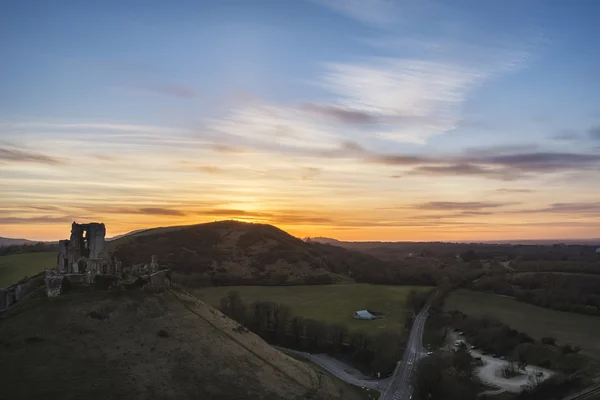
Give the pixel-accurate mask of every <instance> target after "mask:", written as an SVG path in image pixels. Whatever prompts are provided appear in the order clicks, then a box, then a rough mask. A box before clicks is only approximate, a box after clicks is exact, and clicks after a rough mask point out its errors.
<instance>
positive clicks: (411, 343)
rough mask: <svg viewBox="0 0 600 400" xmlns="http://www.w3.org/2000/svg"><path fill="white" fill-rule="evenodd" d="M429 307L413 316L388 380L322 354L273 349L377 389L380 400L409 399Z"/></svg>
mask: <svg viewBox="0 0 600 400" xmlns="http://www.w3.org/2000/svg"><path fill="white" fill-rule="evenodd" d="M429 306H430V304H429V303H428V304H427V305H426V306H425V307H423V309H422V310H421V312H420V313H419V314H417V316H416V317H415V320H414V322H413V325H412V328H411V331H410V336H409V338H408V342H407V343H406V349H405V350H404V356H403V357H402V360H401V361H399V362H398V364H397V365H396V369H395V370H394V374H393V375H392V376H391V377H390V378H387V379H381V380H373V379H368V378H367V377H365V376H364V375H362V374H361V373H360V372H358V371H355V370H353V369H352V367H349V366H347V365H345V364H344V363H342V362H340V361H338V360H336V359H334V358H332V357H329V356H327V355H325V354H311V353H305V352H302V351H297V350H291V349H286V348H283V347H278V346H273V347H275V348H277V349H279V350H281V351H283V352H285V353H288V354H292V355H296V356H298V357H302V358H305V359H307V360H310V361H312V362H314V363H315V364H317V365H320V366H321V367H323V368H324V369H325V370H327V371H328V372H330V373H331V374H332V375H335V376H337V377H338V378H340V379H341V380H343V381H346V382H348V383H351V384H353V385H357V386H361V387H364V388H369V389H375V390H378V391H380V392H382V393H383V394H382V396H381V397H380V399H381V400H409V399H410V397H411V394H412V387H411V384H410V383H411V380H410V379H411V376H412V374H413V371H414V370H415V368H416V367H417V362H418V361H419V360H420V359H421V358H422V357H423V356H425V355H426V350H425V349H424V348H423V331H424V330H425V321H427V316H428V315H429V314H428V313H429Z"/></svg>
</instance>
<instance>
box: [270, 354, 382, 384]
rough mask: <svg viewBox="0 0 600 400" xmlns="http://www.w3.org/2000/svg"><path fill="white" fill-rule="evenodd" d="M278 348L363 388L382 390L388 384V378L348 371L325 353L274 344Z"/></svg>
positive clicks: (346, 367)
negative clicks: (360, 375)
mask: <svg viewBox="0 0 600 400" xmlns="http://www.w3.org/2000/svg"><path fill="white" fill-rule="evenodd" d="M273 347H275V348H276V349H277V350H280V351H282V352H283V353H287V354H290V355H293V356H296V357H301V358H304V359H306V360H309V361H312V362H313V363H315V364H317V365H319V366H320V367H321V368H323V369H325V370H326V371H327V372H329V373H330V374H332V375H334V376H336V377H338V378H339V379H341V380H343V381H345V382H348V383H350V384H352V385H356V386H360V387H363V388H368V389H373V390H377V391H381V390H382V388H385V387H386V385H387V381H386V380H383V379H382V380H376V379H362V378H361V377H357V376H356V375H353V374H351V373H349V372H348V366H345V365H344V364H343V363H342V362H337V361H336V360H334V359H332V358H331V357H328V356H326V355H323V354H311V353H306V352H304V351H298V350H292V349H288V348H285V347H279V346H273Z"/></svg>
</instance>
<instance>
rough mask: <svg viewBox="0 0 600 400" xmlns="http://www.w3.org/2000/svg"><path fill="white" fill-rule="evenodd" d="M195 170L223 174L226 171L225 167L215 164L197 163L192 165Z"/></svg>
mask: <svg viewBox="0 0 600 400" xmlns="http://www.w3.org/2000/svg"><path fill="white" fill-rule="evenodd" d="M192 169H193V170H195V171H200V172H205V173H207V174H221V173H223V172H225V169H223V168H221V167H216V166H214V165H197V166H194V167H192Z"/></svg>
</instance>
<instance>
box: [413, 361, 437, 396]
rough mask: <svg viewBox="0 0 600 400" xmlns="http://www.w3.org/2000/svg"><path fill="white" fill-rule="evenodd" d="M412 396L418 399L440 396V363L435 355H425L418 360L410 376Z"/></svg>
mask: <svg viewBox="0 0 600 400" xmlns="http://www.w3.org/2000/svg"><path fill="white" fill-rule="evenodd" d="M412 384H413V387H414V396H415V398H416V399H419V400H429V399H431V400H438V399H441V398H442V395H443V388H442V363H441V360H440V359H439V358H437V357H426V358H423V359H422V360H421V361H419V364H418V366H417V370H416V371H415V374H414V375H413V377H412Z"/></svg>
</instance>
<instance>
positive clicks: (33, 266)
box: [0, 251, 56, 287]
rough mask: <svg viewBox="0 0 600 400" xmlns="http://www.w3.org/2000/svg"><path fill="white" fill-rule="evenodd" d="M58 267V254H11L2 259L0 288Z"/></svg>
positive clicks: (0, 264)
mask: <svg viewBox="0 0 600 400" xmlns="http://www.w3.org/2000/svg"><path fill="white" fill-rule="evenodd" d="M55 266H56V252H53V251H52V252H43V253H23V254H11V255H8V256H1V257H0V287H6V286H10V285H12V284H13V283H15V282H18V281H19V280H21V279H23V278H24V277H26V276H32V275H35V274H37V273H38V272H42V271H43V270H45V269H46V268H54V267H55Z"/></svg>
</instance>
